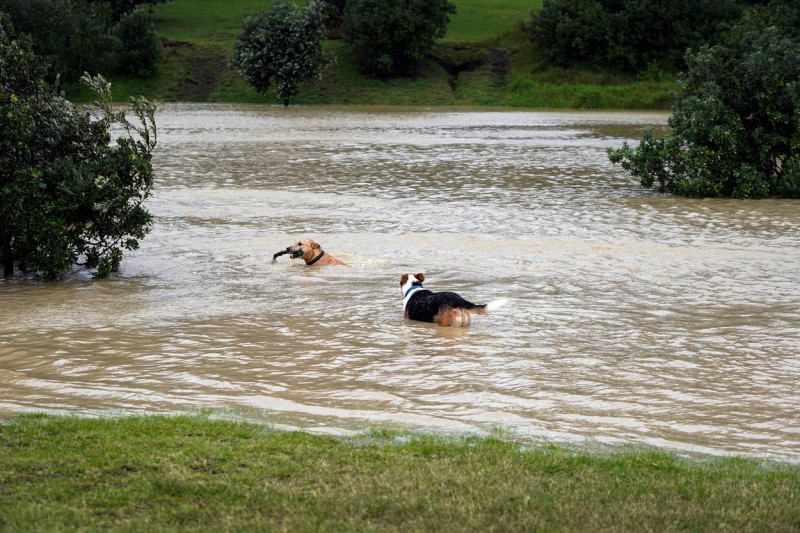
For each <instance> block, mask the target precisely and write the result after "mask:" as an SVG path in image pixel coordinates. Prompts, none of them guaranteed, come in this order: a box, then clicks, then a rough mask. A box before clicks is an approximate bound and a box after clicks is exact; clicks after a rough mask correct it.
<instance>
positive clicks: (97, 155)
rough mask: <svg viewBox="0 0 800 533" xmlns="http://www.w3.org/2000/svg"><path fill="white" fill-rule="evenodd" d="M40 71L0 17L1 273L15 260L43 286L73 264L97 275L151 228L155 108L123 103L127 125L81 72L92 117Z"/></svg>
mask: <svg viewBox="0 0 800 533" xmlns="http://www.w3.org/2000/svg"><path fill="white" fill-rule="evenodd" d="M46 69H47V65H46V64H45V62H44V61H42V60H41V59H40V58H39V57H37V56H36V55H35V54H34V53H33V52H32V49H31V43H30V40H29V39H28V38H27V37H26V36H24V35H20V36H16V35H15V33H14V30H13V28H12V26H11V24H10V23H9V21H8V19H7V17H5V16H2V15H0V243H1V244H2V248H0V261H2V264H3V270H4V274H5V275H6V276H9V275H11V274H12V273H13V270H14V265H15V263H16V264H17V265H18V266H19V267H20V268H22V269H24V270H28V271H32V272H34V273H36V274H39V275H41V276H42V277H43V278H45V279H48V280H53V279H57V278H59V277H60V276H61V275H62V274H63V273H64V272H65V271H67V269H68V268H69V267H70V266H72V265H75V264H78V265H83V266H85V267H87V268H92V269H96V274H95V275H96V276H97V277H105V276H108V274H109V273H111V272H114V271H116V270H117V269H118V268H119V264H120V260H121V259H122V253H123V250H133V249H135V248H137V247H138V245H139V243H138V239H141V238H143V237H144V236H145V235H146V234H147V232H148V231H149V230H150V227H151V224H152V218H151V216H150V213H148V211H147V210H146V209H145V208H144V206H143V203H144V201H145V200H146V199H147V198H148V197H149V195H150V190H151V187H152V183H153V168H152V165H151V152H152V150H153V149H154V147H155V145H156V126H155V120H154V114H155V109H156V108H155V105H154V104H152V103H150V102H148V101H147V100H144V99H141V98H140V99H131V110H132V111H133V113H134V114H135V115H136V117H137V118H138V122H139V125H136V124H133V123H131V122H129V121H128V119H127V118H126V116H125V113H123V112H117V111H114V110H113V109H112V106H111V99H110V91H109V84H108V83H107V82H105V80H103V79H102V78H101V77H99V76H97V77H89V76H88V75H84V78H83V79H82V82H83V83H85V84H86V85H88V86H89V87H90V88H92V89H94V90H96V91H97V92H98V95H99V97H100V101H99V102H96V103H95V106H94V113H95V114H93V113H92V112H90V110H89V109H83V110H82V109H79V108H78V107H76V106H74V105H73V104H71V103H70V102H68V101H67V100H65V99H64V98H63V97H62V96H60V95H59V94H58V93H57V91H56V89H55V88H54V87H52V86H51V85H49V84H48V83H46V82H45V81H43V75H44V72H45V71H46ZM112 128H114V129H115V130H117V132H118V134H117V135H116V139H112Z"/></svg>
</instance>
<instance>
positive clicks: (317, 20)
mask: <svg viewBox="0 0 800 533" xmlns="http://www.w3.org/2000/svg"><path fill="white" fill-rule="evenodd" d="M242 26H243V32H242V33H241V34H240V35H239V36H238V37H237V38H236V42H235V44H234V47H233V52H234V53H233V57H232V58H231V63H232V64H233V65H234V66H235V67H237V68H238V69H239V70H240V71H241V72H242V74H243V75H244V77H245V78H246V79H247V81H248V83H250V85H252V86H253V87H254V88H255V89H256V90H257V91H258V92H260V93H262V94H266V93H267V92H268V91H269V88H270V86H271V84H272V82H273V81H274V83H275V92H276V93H277V95H278V97H279V98H280V99H282V100H283V103H284V105H286V106H288V105H289V101H290V100H291V99H292V98H294V97H295V96H297V95H298V93H299V90H300V85H301V84H303V83H305V82H308V81H311V80H314V79H318V78H319V77H320V76H321V75H322V71H323V69H324V68H325V67H326V66H327V65H328V64H330V62H331V61H332V59H331V58H330V57H329V56H328V55H327V54H325V52H324V51H323V49H322V42H323V41H324V40H325V34H326V32H325V26H324V23H323V18H322V13H321V6H320V3H319V2H317V1H314V0H312V1H311V2H309V3H308V4H307V5H305V6H298V5H296V4H295V3H294V2H292V1H291V0H277V1H276V2H275V4H273V6H272V9H271V10H269V11H264V12H261V13H258V14H256V15H253V16H246V17H245V18H244V21H243V23H242Z"/></svg>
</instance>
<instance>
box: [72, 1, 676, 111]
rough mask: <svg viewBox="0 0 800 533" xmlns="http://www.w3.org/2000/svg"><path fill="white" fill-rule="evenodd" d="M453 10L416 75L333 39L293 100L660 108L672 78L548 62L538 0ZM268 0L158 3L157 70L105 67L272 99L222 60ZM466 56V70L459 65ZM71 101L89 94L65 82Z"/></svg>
mask: <svg viewBox="0 0 800 533" xmlns="http://www.w3.org/2000/svg"><path fill="white" fill-rule="evenodd" d="M454 3H455V4H456V6H457V9H458V12H457V14H456V15H455V16H454V17H452V20H451V22H450V24H449V26H448V31H447V35H446V36H445V38H444V39H442V40H441V42H440V43H439V44H438V45H437V46H436V47H435V48H434V49H433V50H432V51H431V53H430V54H429V56H428V57H427V59H426V60H425V62H424V64H423V65H422V68H421V69H420V71H419V73H418V74H417V75H416V76H415V77H414V78H398V79H393V80H389V81H386V82H381V81H378V80H374V79H371V78H368V77H365V76H362V75H361V74H360V73H359V71H358V69H357V68H356V66H355V65H354V64H353V62H352V59H351V57H350V55H349V53H348V52H347V50H346V48H345V47H344V45H343V43H342V42H341V41H338V40H331V41H328V42H327V43H326V47H327V49H328V50H329V51H330V52H331V53H332V54H333V55H334V56H335V57H336V63H335V65H334V66H333V67H331V68H330V69H328V70H327V71H326V72H325V74H324V76H323V78H322V80H320V81H318V82H314V83H311V84H308V85H306V86H305V87H303V88H302V90H301V92H300V96H299V97H298V98H297V100H295V102H294V103H296V104H367V105H370V104H377V105H420V106H500V107H502V106H512V107H533V108H605V109H609V108H619V109H666V108H667V107H668V106H669V94H670V91H672V90H674V88H675V80H674V79H671V78H669V79H665V80H660V79H636V78H630V77H624V76H610V75H607V74H602V73H596V72H576V71H563V70H558V69H551V68H548V67H547V66H545V65H544V64H543V63H542V61H541V58H540V56H539V55H538V53H537V52H536V50H534V49H533V46H532V44H531V43H530V42H529V41H528V39H527V38H526V36H525V28H524V26H525V24H526V23H527V22H528V21H529V19H530V11H531V9H536V8H539V7H541V0H533V1H531V0H503V1H497V2H482V1H479V0H454ZM269 5H270V2H269V1H264V0H204V1H203V2H196V1H195V0H171V1H170V2H167V3H166V4H159V5H157V6H155V8H154V11H153V21H154V24H155V27H156V31H157V33H158V35H159V37H160V39H161V42H162V44H163V46H164V57H163V60H162V63H161V65H160V68H159V73H158V75H157V76H155V77H154V78H151V79H147V80H138V79H132V78H120V77H115V76H107V77H108V79H109V80H110V81H111V82H112V89H113V91H114V97H115V99H116V100H117V101H120V102H122V101H127V99H128V96H130V95H140V94H141V95H144V96H146V97H148V98H150V99H156V100H159V101H162V102H163V101H199V102H243V103H265V104H275V103H277V102H278V100H277V98H276V97H275V95H274V94H268V95H260V94H258V93H256V92H255V91H254V90H253V89H251V88H250V87H248V86H247V84H246V82H245V81H244V79H243V78H242V77H241V76H240V74H239V73H238V72H236V71H235V70H234V69H232V68H231V67H230V66H229V65H228V58H229V57H230V56H231V53H232V50H233V42H234V40H235V38H236V36H237V35H238V34H239V33H240V32H241V22H242V17H243V16H244V15H245V14H248V13H253V12H255V11H258V10H263V9H266V8H268V7H269ZM463 65H469V67H468V69H461V66H463ZM66 92H67V97H68V98H70V99H72V100H76V101H86V100H91V99H92V98H93V96H92V94H91V93H89V92H87V91H85V90H83V89H82V88H81V87H79V86H77V85H75V84H71V85H67V86H66Z"/></svg>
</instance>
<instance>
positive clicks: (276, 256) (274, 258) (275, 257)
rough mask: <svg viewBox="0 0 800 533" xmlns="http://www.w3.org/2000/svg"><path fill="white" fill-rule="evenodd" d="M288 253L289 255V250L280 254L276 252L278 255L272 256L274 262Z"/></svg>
mask: <svg viewBox="0 0 800 533" xmlns="http://www.w3.org/2000/svg"><path fill="white" fill-rule="evenodd" d="M288 253H289V250H288V248H287V249H286V250H281V251H280V252H276V253H274V254H272V260H273V261H275V260H276V259H277V258H278V257H280V256H282V255H286V254H288Z"/></svg>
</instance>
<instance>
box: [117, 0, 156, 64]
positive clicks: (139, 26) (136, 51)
mask: <svg viewBox="0 0 800 533" xmlns="http://www.w3.org/2000/svg"><path fill="white" fill-rule="evenodd" d="M115 35H116V36H117V38H118V39H119V41H120V47H119V51H118V52H117V55H116V61H115V65H116V67H115V69H114V70H115V71H116V72H120V73H122V74H126V75H128V76H136V77H139V78H147V77H149V76H153V75H154V74H155V73H156V67H157V65H158V62H159V61H160V60H161V43H159V41H158V37H157V36H156V32H155V29H154V28H153V23H152V22H151V21H150V17H149V16H148V15H147V13H145V11H144V8H142V7H137V8H134V9H132V10H130V11H128V12H125V13H123V14H122V15H121V16H120V19H119V22H117V25H116V27H115Z"/></svg>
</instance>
